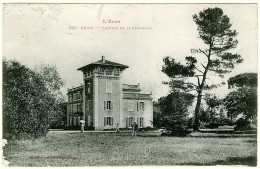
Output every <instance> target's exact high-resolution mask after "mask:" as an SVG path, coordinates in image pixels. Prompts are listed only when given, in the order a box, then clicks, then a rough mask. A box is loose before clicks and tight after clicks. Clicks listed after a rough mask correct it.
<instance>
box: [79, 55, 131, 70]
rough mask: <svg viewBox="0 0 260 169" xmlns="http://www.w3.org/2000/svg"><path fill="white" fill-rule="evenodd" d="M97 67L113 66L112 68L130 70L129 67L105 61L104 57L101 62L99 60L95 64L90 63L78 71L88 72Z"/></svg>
mask: <svg viewBox="0 0 260 169" xmlns="http://www.w3.org/2000/svg"><path fill="white" fill-rule="evenodd" d="M95 66H112V67H118V68H129V67H128V66H126V65H123V64H120V63H116V62H111V61H109V60H106V59H105V56H102V59H101V60H98V61H96V62H93V63H90V64H88V65H85V66H83V67H80V68H78V69H77V70H81V71H83V70H86V69H88V68H92V67H95Z"/></svg>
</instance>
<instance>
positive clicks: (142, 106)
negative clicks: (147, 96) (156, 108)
mask: <svg viewBox="0 0 260 169" xmlns="http://www.w3.org/2000/svg"><path fill="white" fill-rule="evenodd" d="M140 110H143V111H144V102H140Z"/></svg>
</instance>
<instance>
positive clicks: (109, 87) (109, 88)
mask: <svg viewBox="0 0 260 169" xmlns="http://www.w3.org/2000/svg"><path fill="white" fill-rule="evenodd" d="M106 93H112V82H106Z"/></svg>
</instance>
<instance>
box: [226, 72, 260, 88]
mask: <svg viewBox="0 0 260 169" xmlns="http://www.w3.org/2000/svg"><path fill="white" fill-rule="evenodd" d="M244 86H249V87H257V73H243V74H239V75H236V76H234V77H231V78H229V79H228V87H229V88H233V87H244Z"/></svg>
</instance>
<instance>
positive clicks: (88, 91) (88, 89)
mask: <svg viewBox="0 0 260 169" xmlns="http://www.w3.org/2000/svg"><path fill="white" fill-rule="evenodd" d="M86 92H87V93H90V83H87V85H86Z"/></svg>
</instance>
